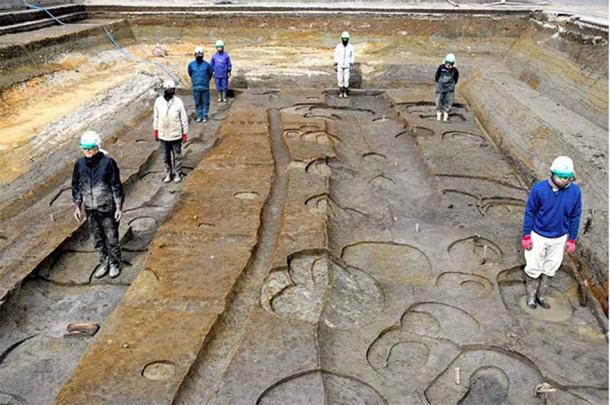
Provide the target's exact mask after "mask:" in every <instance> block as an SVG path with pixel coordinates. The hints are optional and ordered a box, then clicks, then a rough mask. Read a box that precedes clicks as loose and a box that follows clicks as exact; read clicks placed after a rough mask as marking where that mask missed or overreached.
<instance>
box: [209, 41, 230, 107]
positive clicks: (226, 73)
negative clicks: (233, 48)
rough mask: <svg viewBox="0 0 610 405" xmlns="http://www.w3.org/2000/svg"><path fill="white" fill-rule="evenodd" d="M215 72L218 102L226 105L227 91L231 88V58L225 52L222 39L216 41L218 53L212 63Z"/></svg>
mask: <svg viewBox="0 0 610 405" xmlns="http://www.w3.org/2000/svg"><path fill="white" fill-rule="evenodd" d="M210 65H211V66H212V70H213V71H214V81H215V82H216V92H217V93H218V99H217V101H218V102H219V103H225V102H226V101H227V89H228V88H229V78H230V77H231V69H233V65H232V64H231V57H230V56H229V54H228V53H226V52H225V44H224V42H222V41H221V40H220V39H219V40H218V41H216V53H215V54H214V55H213V56H212V60H211V62H210Z"/></svg>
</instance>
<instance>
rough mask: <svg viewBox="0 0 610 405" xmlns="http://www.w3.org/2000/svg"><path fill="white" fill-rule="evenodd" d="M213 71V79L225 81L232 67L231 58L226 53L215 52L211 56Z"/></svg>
mask: <svg viewBox="0 0 610 405" xmlns="http://www.w3.org/2000/svg"><path fill="white" fill-rule="evenodd" d="M210 64H211V65H212V69H213V70H214V77H216V78H217V79H226V78H227V77H229V73H231V69H232V68H233V66H232V65H231V57H230V56H229V54H228V53H226V52H222V53H220V52H216V53H215V54H214V55H213V56H212V60H211V63H210Z"/></svg>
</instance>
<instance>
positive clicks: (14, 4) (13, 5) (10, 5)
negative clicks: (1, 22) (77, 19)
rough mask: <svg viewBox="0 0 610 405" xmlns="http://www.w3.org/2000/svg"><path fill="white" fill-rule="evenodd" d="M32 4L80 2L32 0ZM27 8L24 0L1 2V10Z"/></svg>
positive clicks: (50, 4)
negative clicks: (33, 0)
mask: <svg viewBox="0 0 610 405" xmlns="http://www.w3.org/2000/svg"><path fill="white" fill-rule="evenodd" d="M31 3H32V4H37V5H39V6H58V5H64V4H75V3H79V2H78V1H75V0H63V1H57V0H38V1H36V2H31ZM25 8H27V7H26V6H25V4H24V3H23V0H3V1H2V2H0V11H1V10H19V9H25Z"/></svg>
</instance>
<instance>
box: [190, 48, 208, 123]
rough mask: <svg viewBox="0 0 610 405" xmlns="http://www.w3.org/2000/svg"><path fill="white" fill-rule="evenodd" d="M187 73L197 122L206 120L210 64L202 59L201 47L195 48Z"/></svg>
mask: <svg viewBox="0 0 610 405" xmlns="http://www.w3.org/2000/svg"><path fill="white" fill-rule="evenodd" d="M187 70H188V74H189V77H190V78H191V82H192V84H193V99H194V100H195V114H196V115H197V122H207V120H208V113H209V111H210V80H211V79H212V66H210V64H209V63H208V62H206V61H205V60H203V48H202V47H200V46H198V47H197V48H195V60H194V61H192V62H191V63H189V65H188V69H187Z"/></svg>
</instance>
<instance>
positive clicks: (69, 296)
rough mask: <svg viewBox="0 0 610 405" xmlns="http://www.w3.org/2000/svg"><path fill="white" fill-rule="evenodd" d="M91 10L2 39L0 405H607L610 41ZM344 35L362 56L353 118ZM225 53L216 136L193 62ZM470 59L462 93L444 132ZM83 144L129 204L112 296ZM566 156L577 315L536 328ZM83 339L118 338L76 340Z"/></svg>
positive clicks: (484, 15) (496, 18) (514, 15)
mask: <svg viewBox="0 0 610 405" xmlns="http://www.w3.org/2000/svg"><path fill="white" fill-rule="evenodd" d="M96 1H97V0H96ZM94 2H95V1H92V2H89V3H91V4H87V5H80V4H79V5H73V7H76V8H77V9H75V10H76V11H75V13H76V14H77V15H73V16H72V17H70V18H76V17H78V18H85V17H87V16H90V17H91V19H89V20H83V21H77V22H68V26H67V27H65V28H63V27H58V26H48V27H46V28H45V27H44V25H45V24H48V22H44V23H43V22H42V21H38V22H36V24H34V22H32V21H30V22H28V23H27V24H34V25H37V24H41V25H40V26H36V27H31V28H37V29H36V30H35V31H31V32H25V33H21V34H19V33H16V34H9V35H1V33H0V47H2V48H1V49H2V53H1V55H0V58H1V59H0V64H1V66H0V67H1V68H2V70H3V77H2V79H1V80H0V88H1V89H2V90H0V91H1V95H2V103H0V112H1V113H2V117H4V119H3V121H2V123H1V125H0V165H1V166H2V168H3V171H2V174H1V175H0V229H1V232H0V234H1V236H0V277H1V278H0V280H1V281H2V283H0V286H1V288H2V290H1V291H2V296H0V302H3V303H2V305H1V306H0V319H2V322H1V323H0V402H2V400H4V399H5V396H6V397H8V398H9V399H10V400H13V399H14V398H17V399H18V400H20V399H19V398H22V399H23V401H22V402H26V403H36V404H38V403H40V404H46V403H53V402H56V403H59V404H71V403H91V402H95V401H100V402H106V403H134V404H137V403H175V404H194V403H218V404H224V403H248V404H252V403H261V404H263V403H264V404H267V403H269V404H278V403H322V402H328V403H341V404H343V403H346V404H347V403H350V404H351V403H371V404H383V403H418V402H420V401H422V400H424V399H425V400H427V401H428V402H429V403H432V404H445V403H458V402H459V403H486V401H487V402H489V403H504V402H511V403H536V399H535V398H534V397H533V392H534V386H535V385H536V384H537V383H539V382H542V381H546V380H549V381H554V382H556V383H557V386H558V387H565V388H560V389H559V390H558V391H557V392H556V393H553V394H551V395H555V396H556V397H549V398H550V399H549V401H550V400H553V399H557V401H558V402H561V403H577V402H578V400H579V399H582V398H584V397H586V398H588V399H589V402H592V403H604V402H607V399H608V394H607V376H608V374H607V366H608V359H607V348H608V346H607V341H606V339H605V324H604V319H605V314H604V312H603V308H604V306H603V303H604V302H607V292H605V290H604V288H603V285H604V283H607V264H608V263H607V258H606V257H607V246H608V243H607V241H608V239H607V234H605V231H604V230H602V229H601V228H602V227H601V226H600V225H599V224H604V223H607V201H608V190H607V146H608V141H607V130H608V128H607V117H608V115H607V114H608V113H607V108H608V102H607V95H608V87H607V29H606V31H604V28H603V27H600V26H599V25H596V24H594V23H588V25H587V24H583V23H580V26H579V25H578V24H577V23H575V22H574V20H570V19H562V18H559V19H555V18H554V17H553V15H552V14H549V13H539V12H536V11H533V10H530V9H529V8H528V6H524V7H522V8H513V7H510V6H502V7H500V8H490V7H491V6H490V7H487V6H486V5H483V4H482V3H481V4H480V5H479V6H477V7H480V8H479V9H477V10H476V12H475V10H473V11H472V12H471V11H470V9H468V10H467V9H466V7H460V8H459V9H458V8H456V9H455V10H454V9H453V8H452V9H451V10H449V9H445V8H438V9H436V10H433V11H430V10H428V11H426V13H417V12H415V11H413V10H412V12H409V13H407V12H405V10H402V11H401V10H400V8H392V7H394V6H391V7H389V8H388V9H385V8H383V9H380V10H377V11H375V12H374V13H372V12H371V10H368V11H366V12H361V11H362V10H360V11H358V10H356V9H354V10H351V11H350V12H349V13H344V11H345V10H337V9H332V7H331V10H322V9H318V8H317V6H316V5H309V6H308V7H309V9H308V10H301V12H299V13H296V12H295V11H294V10H293V9H292V8H291V7H292V6H291V5H287V4H284V5H283V6H282V7H279V8H271V9H265V7H262V6H260V5H257V4H254V5H252V6H250V5H246V4H239V5H237V4H233V5H222V4H216V5H209V7H208V6H206V7H205V8H198V6H193V7H192V8H180V7H181V6H179V5H175V6H176V7H177V8H176V9H173V8H169V7H170V6H164V7H157V6H138V5H125V4H122V5H114V6H104V5H101V3H99V2H98V3H97V4H92V3H94ZM526 3H527V2H526ZM418 4H419V3H418ZM331 5H332V4H331ZM353 6H354V7H356V6H355V5H353ZM437 6H439V7H440V4H438V5H437ZM274 7H275V6H274ZM333 7H336V6H333ZM350 7H352V6H350ZM384 7H385V6H384ZM418 7H419V5H418ZM356 8H357V7H356ZM56 10H58V11H59V10H62V8H61V7H60V8H58V9H56ZM456 11H457V12H456ZM78 13H82V15H81V14H78ZM216 13H222V16H221V14H216ZM273 13H282V16H281V17H278V16H277V15H273ZM337 13H338V14H337ZM430 13H432V14H430ZM338 15H339V17H338ZM0 16H1V13H0ZM229 17H230V18H229ZM5 18H8V17H5ZM37 18H38V17H37ZM45 18H46V17H45ZM337 18H341V19H343V20H344V22H345V24H346V27H347V28H345V29H348V30H349V31H350V33H351V35H352V39H351V41H352V43H353V45H354V46H355V50H356V55H357V56H356V65H355V66H354V69H353V72H352V73H353V81H352V90H351V91H350V94H349V97H348V98H339V97H338V90H337V89H336V87H337V83H336V73H335V72H334V69H333V67H332V56H333V48H334V47H335V46H336V45H337V43H338V42H339V38H338V35H339V34H340V32H336V31H337V26H336V21H337ZM229 20H230V21H231V23H230V24H229V23H228V21H229ZM0 21H3V20H2V19H1V18H0ZM102 25H103V26H104V27H105V28H106V29H108V31H109V32H110V33H111V34H112V36H113V39H115V40H116V42H117V43H118V44H120V45H121V46H122V47H123V49H124V52H125V53H128V54H129V55H131V57H124V54H123V53H122V52H121V51H119V50H117V49H116V48H115V47H114V45H113V44H112V43H111V41H110V40H109V38H108V37H107V35H106V33H105V31H104V29H103V28H102ZM0 28H1V26H0ZM17 28H19V27H12V28H11V30H12V29H17ZM22 28H23V26H22V27H20V28H19V29H22ZM343 29H344V28H341V30H339V31H342V30H343ZM403 32H405V33H406V34H403ZM13 35H15V36H13ZM211 36H213V37H214V38H222V39H223V40H224V41H225V43H226V47H227V51H228V52H229V53H230V55H231V57H232V59H233V71H232V75H231V78H230V82H229V86H230V87H231V90H232V91H231V94H229V96H230V98H229V101H228V102H226V103H217V102H216V94H215V87H214V86H215V85H214V84H213V82H212V90H211V93H212V94H211V96H212V97H211V99H212V101H211V110H210V116H209V120H208V122H206V123H205V124H203V123H198V122H196V121H195V119H194V118H195V108H194V101H193V99H192V95H191V88H190V81H189V78H188V76H187V72H186V65H187V63H189V62H190V61H191V60H192V53H193V49H194V48H195V46H199V45H200V46H203V47H204V51H205V58H206V59H208V58H209V57H210V56H211V55H212V54H213V52H214V46H213V43H212V42H210V38H211ZM202 38H205V40H202ZM595 38H598V39H595ZM157 43H159V44H160V45H161V46H162V47H163V49H164V52H165V57H163V58H155V57H153V56H152V53H151V50H152V48H153V47H154V46H155V45H156V44H157ZM448 51H451V52H453V53H456V55H457V58H458V63H457V67H458V68H459V69H460V82H459V83H458V86H457V90H456V93H455V99H456V102H455V104H454V107H453V109H452V110H451V113H450V114H449V121H448V122H438V121H437V117H436V113H435V105H434V95H435V93H434V83H433V77H434V72H435V70H436V68H437V67H438V64H440V63H441V61H442V58H443V57H444V54H445V53H447V52H448ZM559 64H560V65H559ZM160 66H162V67H160ZM557 66H561V67H562V68H561V69H558V68H557ZM168 72H169V73H171V75H172V76H174V77H175V78H176V79H177V80H178V82H179V83H178V89H177V95H178V97H180V98H181V99H182V100H183V101H184V103H185V107H186V111H187V115H188V116H189V120H190V122H189V124H190V131H189V134H188V136H189V142H187V143H186V144H185V145H184V147H183V157H184V165H183V167H184V170H185V172H186V173H187V174H188V177H185V179H184V180H183V182H182V183H173V182H172V183H168V184H165V183H162V182H161V180H162V179H163V176H164V170H165V169H164V166H163V162H162V156H161V153H160V152H159V151H158V144H157V143H156V142H155V141H154V139H153V137H152V129H153V128H152V122H153V116H152V111H151V109H152V106H153V102H154V99H155V97H157V96H159V95H160V94H161V93H162V90H161V84H162V82H163V80H164V79H166V78H167V76H168ZM5 73H6V74H5ZM85 129H95V130H97V131H99V132H101V133H102V138H103V139H102V142H103V147H104V149H106V150H108V152H109V154H110V155H111V156H112V157H114V158H115V159H116V160H117V163H118V164H119V166H120V168H121V174H122V180H123V182H124V184H125V190H126V203H125V204H126V206H125V210H124V214H123V215H124V217H123V219H122V220H121V228H120V234H121V237H122V238H123V242H124V244H123V261H124V262H125V265H124V267H123V273H122V274H121V276H119V277H118V278H117V279H114V280H113V279H109V278H107V277H106V278H101V279H99V280H98V279H95V278H94V276H93V272H94V271H95V269H96V268H97V260H98V258H97V255H96V253H95V251H94V249H93V246H92V244H91V240H90V237H89V233H88V231H87V230H86V225H85V224H82V223H79V222H77V221H76V220H74V219H73V218H72V213H73V212H72V211H73V209H72V206H71V205H72V196H71V192H70V175H71V171H72V167H73V164H74V160H75V159H76V158H78V157H79V156H80V155H81V152H80V151H79V148H78V137H79V136H80V134H81V133H82V132H83V131H84V130H85ZM533 151H537V152H536V153H534V152H533ZM559 154H570V155H572V156H573V158H574V160H575V162H576V165H577V169H576V170H577V173H578V180H577V183H578V184H579V185H580V186H581V188H582V190H583V196H584V208H585V212H586V215H587V217H588V218H590V221H589V222H588V224H589V225H588V226H587V227H586V228H587V232H586V233H584V232H582V231H581V237H580V238H579V243H578V249H582V250H579V251H578V252H579V253H578V254H579V255H581V256H582V253H584V252H586V255H585V256H582V257H581V256H578V257H579V259H580V260H582V262H583V263H584V264H583V266H581V270H580V273H577V274H575V275H572V273H573V270H571V269H568V268H566V267H562V268H561V269H560V271H559V273H558V275H557V276H556V278H555V279H554V284H553V286H552V287H553V288H552V292H551V305H552V307H553V308H554V309H555V310H552V311H551V312H546V313H545V312H543V310H542V309H540V308H538V309H536V310H535V311H530V310H529V309H527V308H524V307H523V302H522V300H523V296H524V293H525V290H524V285H523V280H522V278H521V277H522V273H523V270H522V268H521V267H518V265H520V264H522V262H523V252H522V251H521V250H519V248H518V241H519V238H520V236H521V235H520V233H521V221H522V216H523V206H524V204H525V201H526V197H527V193H526V191H527V190H528V189H529V187H530V186H531V184H532V182H533V181H535V180H542V179H544V178H546V176H547V174H548V173H547V171H548V165H549V163H550V161H551V160H552V158H553V157H554V156H555V155H559ZM583 222H584V220H583ZM583 227H584V224H583ZM479 235H482V236H479ZM127 263H129V264H127ZM516 266H517V267H516ZM506 269H509V270H506ZM568 275H570V276H569V277H568ZM18 285H21V287H20V289H17V286H18ZM582 286H589V287H590V289H589V290H587V289H586V288H588V287H585V289H584V290H583V287H582ZM579 291H585V292H588V293H589V295H588V297H590V298H591V300H590V301H589V305H590V306H589V307H581V306H580V305H579V304H578V302H579V294H580V293H579ZM600 291H602V292H601V293H600ZM600 303H601V310H600ZM606 308H607V307H606ZM600 320H601V322H600ZM77 321H92V322H93V321H94V322H96V323H99V324H100V325H101V329H100V330H99V332H98V333H97V334H96V336H94V337H92V338H84V337H83V338H82V339H79V340H70V341H65V340H62V338H60V336H62V333H63V330H62V328H63V327H64V326H65V325H66V324H68V323H70V322H77ZM566 362H569V363H570V368H569V370H566V369H565V367H564V365H565V364H566ZM456 368H459V369H460V370H462V371H461V373H462V374H460V378H461V380H462V382H461V384H459V385H458V384H456V383H455V378H456V374H455V369H456ZM34 378H37V379H40V378H42V379H44V380H45V381H47V384H44V386H42V385H40V386H38V385H32V384H30V383H29V382H30V381H32V380H33V379H34ZM116 387H119V388H116ZM115 388H116V389H115ZM583 392H585V393H583ZM9 403H10V402H9Z"/></svg>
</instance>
